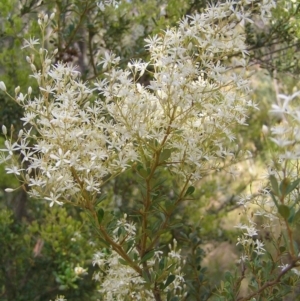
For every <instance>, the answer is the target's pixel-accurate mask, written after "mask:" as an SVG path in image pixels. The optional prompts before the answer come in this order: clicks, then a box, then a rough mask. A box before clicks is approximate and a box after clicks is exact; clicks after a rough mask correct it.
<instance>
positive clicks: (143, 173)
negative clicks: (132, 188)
mask: <svg viewBox="0 0 300 301" xmlns="http://www.w3.org/2000/svg"><path fill="white" fill-rule="evenodd" d="M136 169H137V172H138V173H139V175H140V176H141V177H142V178H144V179H146V178H147V177H148V172H147V171H146V170H145V169H144V167H143V166H142V165H138V166H137V168H136Z"/></svg>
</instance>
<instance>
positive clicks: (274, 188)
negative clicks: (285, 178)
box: [269, 175, 279, 196]
mask: <svg viewBox="0 0 300 301" xmlns="http://www.w3.org/2000/svg"><path fill="white" fill-rule="evenodd" d="M269 180H270V182H271V186H272V191H273V193H274V194H275V195H277V196H278V195H279V189H278V182H277V179H276V178H275V176H273V175H271V176H270V178H269Z"/></svg>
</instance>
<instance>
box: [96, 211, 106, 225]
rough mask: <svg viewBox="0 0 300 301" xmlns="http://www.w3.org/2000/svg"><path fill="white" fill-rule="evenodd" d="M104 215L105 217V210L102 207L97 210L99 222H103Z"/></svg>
mask: <svg viewBox="0 0 300 301" xmlns="http://www.w3.org/2000/svg"><path fill="white" fill-rule="evenodd" d="M103 217H104V210H103V209H102V208H100V209H99V210H98V212H97V218H98V222H99V224H101V222H102V220H103Z"/></svg>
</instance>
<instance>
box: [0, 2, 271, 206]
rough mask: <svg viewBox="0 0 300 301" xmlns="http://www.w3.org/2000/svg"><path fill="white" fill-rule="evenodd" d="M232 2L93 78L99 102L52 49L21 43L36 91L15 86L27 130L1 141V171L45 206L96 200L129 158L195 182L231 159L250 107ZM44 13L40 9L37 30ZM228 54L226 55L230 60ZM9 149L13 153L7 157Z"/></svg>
mask: <svg viewBox="0 0 300 301" xmlns="http://www.w3.org/2000/svg"><path fill="white" fill-rule="evenodd" d="M265 2H266V1H265ZM266 3H269V4H268V5H269V6H270V3H272V2H266ZM240 5H241V3H240V2H238V1H227V2H226V3H221V4H218V5H216V6H210V7H209V8H207V9H206V10H205V11H204V12H203V13H201V14H196V15H193V16H188V17H186V18H184V19H183V20H182V21H181V22H180V24H179V26H178V28H171V29H168V30H166V32H165V33H164V35H162V36H155V37H153V38H149V39H147V40H146V43H147V45H146V47H147V49H148V50H149V53H150V61H149V62H148V63H145V62H142V61H140V60H139V61H132V62H130V63H129V64H128V68H127V69H125V70H122V69H119V68H118V67H112V68H111V69H110V72H109V73H107V74H106V78H105V79H103V80H101V81H98V82H97V83H95V85H96V90H97V91H98V92H99V96H100V97H99V98H96V97H95V95H94V94H93V91H94V90H95V89H94V88H91V87H89V84H88V83H83V82H81V80H80V76H79V75H80V74H79V72H78V71H77V70H76V68H74V67H72V66H70V65H65V64H61V63H57V64H55V65H52V64H51V61H52V59H53V57H54V55H55V51H54V53H53V54H52V55H50V54H49V53H48V51H46V49H43V48H40V49H36V48H35V46H36V44H37V43H38V42H37V41H36V40H33V41H34V43H33V42H32V43H30V45H27V44H28V43H29V42H28V41H27V42H26V43H27V44H26V46H29V47H30V48H31V49H32V50H33V53H32V54H31V56H30V57H27V61H28V62H29V64H30V66H31V69H32V72H33V75H32V76H33V77H34V78H35V79H36V80H37V82H38V85H39V91H35V93H32V89H31V88H30V87H29V88H28V93H27V94H26V95H24V94H23V93H20V92H19V89H20V88H19V87H18V88H16V95H15V97H14V99H15V101H17V102H18V103H19V104H20V105H21V106H22V107H23V108H24V111H25V113H24V117H23V118H22V120H23V121H24V125H29V127H27V129H24V130H22V131H21V132H20V133H19V135H18V141H16V142H14V143H12V142H10V140H9V139H8V138H7V140H6V142H5V145H6V149H4V150H3V151H4V152H6V153H7V154H8V155H7V156H5V157H4V159H3V160H4V161H6V162H7V163H8V164H9V165H8V167H7V171H8V172H9V173H13V174H15V175H17V176H22V178H23V181H24V182H25V183H26V184H28V186H29V187H30V193H31V195H32V196H35V197H43V198H45V199H46V200H48V201H50V204H51V205H53V204H54V203H57V204H61V202H63V201H70V200H73V199H77V200H78V199H80V198H81V197H82V196H83V195H84V196H85V197H86V196H87V195H89V198H91V199H93V198H95V196H96V195H97V194H99V193H100V192H101V186H103V184H104V183H105V182H107V181H108V180H109V179H111V178H113V177H115V176H117V175H118V174H119V173H120V172H122V171H124V170H125V169H127V168H129V167H130V166H131V165H132V164H133V163H134V162H139V163H140V164H142V165H143V166H144V167H145V169H147V166H148V167H149V166H151V165H152V166H153V165H154V164H156V166H162V167H164V168H168V169H170V170H171V171H173V172H176V174H177V175H179V176H181V177H182V178H184V179H185V180H192V181H193V180H198V179H200V178H201V177H202V176H203V175H205V174H207V173H209V172H210V171H212V170H214V169H218V168H220V166H221V163H222V162H224V161H225V160H226V159H227V160H232V158H233V157H234V148H235V145H233V149H230V148H229V145H230V142H232V141H234V139H235V135H234V129H235V127H236V125H239V124H240V125H245V120H246V117H247V116H246V114H247V110H248V108H249V107H253V106H255V104H253V102H252V101H250V100H248V98H247V94H248V91H249V83H248V80H247V75H246V71H245V66H246V58H245V55H246V50H245V49H246V45H245V43H244V40H245V36H244V35H243V34H242V33H241V30H240V29H239V26H238V24H239V22H240V14H241V13H240V12H239V10H238V8H239V7H240ZM233 7H234V8H233ZM49 19H51V17H50V18H47V17H46V15H44V14H41V16H40V19H39V24H40V26H41V27H42V29H43V28H44V27H45V26H46V25H47V24H48V23H47V22H48V20H49ZM229 20H230V22H229ZM42 45H43V43H42ZM239 53H240V56H238V54H239ZM233 54H234V55H236V57H235V59H234V61H232V60H230V59H229V57H230V56H232V55H233ZM35 56H38V57H39V58H40V60H41V65H42V68H41V70H38V68H37V67H36V65H35ZM103 62H104V64H107V65H111V66H113V65H115V64H117V63H118V60H117V59H116V58H115V56H114V55H112V54H111V55H107V56H106V57H105V59H104V60H103ZM232 64H234V66H236V67H239V69H240V71H239V72H237V71H236V70H235V69H232ZM147 68H148V70H149V71H150V72H151V74H152V80H151V81H150V84H149V85H148V86H147V87H145V86H142V85H141V84H140V83H139V79H140V77H141V76H142V75H143V74H144V72H145V71H146V70H147ZM3 85H4V84H3V83H2V84H1V87H2V86H3ZM4 87H5V85H4ZM2 90H4V89H3V88H2ZM33 94H34V95H37V96H32V95H33ZM30 141H34V145H33V146H31V145H30V144H31V142H30ZM16 152H17V153H18V154H19V155H20V159H16V158H15V157H13V156H12V153H16ZM153 161H154V163H153ZM19 162H21V165H19Z"/></svg>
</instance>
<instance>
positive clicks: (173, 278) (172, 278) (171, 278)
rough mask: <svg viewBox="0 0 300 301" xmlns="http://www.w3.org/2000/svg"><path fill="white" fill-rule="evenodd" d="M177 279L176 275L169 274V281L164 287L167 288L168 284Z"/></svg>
mask: <svg viewBox="0 0 300 301" xmlns="http://www.w3.org/2000/svg"><path fill="white" fill-rule="evenodd" d="M174 280H175V275H172V274H171V275H169V277H168V278H167V281H166V283H165V285H164V288H166V287H167V286H168V285H170V284H171V283H172V282H173V281H174Z"/></svg>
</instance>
